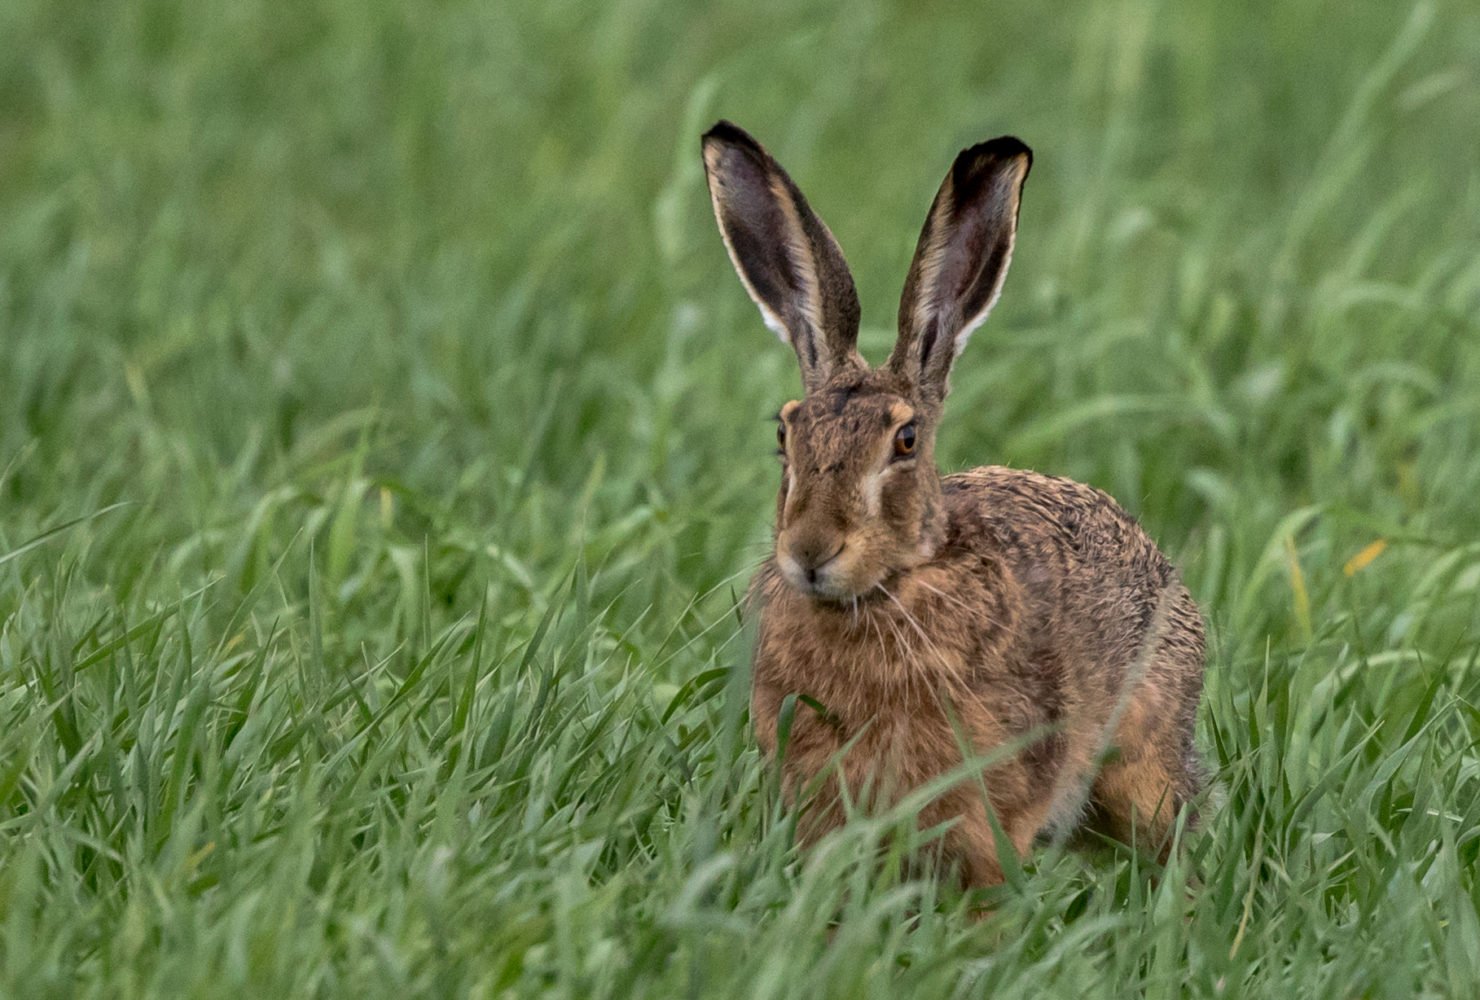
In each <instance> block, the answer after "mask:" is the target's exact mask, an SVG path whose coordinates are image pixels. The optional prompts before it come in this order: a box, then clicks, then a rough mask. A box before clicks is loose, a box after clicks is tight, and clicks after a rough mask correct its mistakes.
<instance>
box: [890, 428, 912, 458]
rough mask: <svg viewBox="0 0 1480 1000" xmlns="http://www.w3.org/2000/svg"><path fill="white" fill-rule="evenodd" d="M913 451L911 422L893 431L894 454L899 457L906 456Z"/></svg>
mask: <svg viewBox="0 0 1480 1000" xmlns="http://www.w3.org/2000/svg"><path fill="white" fill-rule="evenodd" d="M914 453H915V425H914V423H913V422H911V423H908V424H905V425H904V426H903V427H901V428H900V429H899V430H897V431H895V432H894V454H895V455H896V456H898V457H899V458H908V457H909V456H911V455H913V454H914Z"/></svg>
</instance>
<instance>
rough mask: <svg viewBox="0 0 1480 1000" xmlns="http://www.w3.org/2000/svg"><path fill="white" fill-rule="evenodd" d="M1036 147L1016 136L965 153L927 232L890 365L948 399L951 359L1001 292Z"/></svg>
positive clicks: (930, 392) (912, 271)
mask: <svg viewBox="0 0 1480 1000" xmlns="http://www.w3.org/2000/svg"><path fill="white" fill-rule="evenodd" d="M1032 163H1033V152H1032V150H1030V149H1029V148H1028V147H1027V146H1025V145H1024V144H1023V143H1022V142H1020V141H1019V140H1017V139H1015V138H1013V137H1012V136H1003V137H1001V138H999V139H991V140H989V141H987V142H984V143H981V144H980V145H976V146H972V147H971V148H970V149H966V150H962V152H961V155H959V156H957V157H956V162H955V163H954V164H953V165H952V166H951V172H950V173H948V174H947V175H946V179H945V181H944V182H943V183H942V184H941V186H940V192H939V193H938V194H936V196H935V201H934V203H933V204H931V206H930V214H929V215H928V216H927V217H926V219H925V228H924V229H923V230H921V232H920V243H919V246H917V247H916V249H915V259H914V261H913V263H911V264H910V273H909V276H908V277H907V278H906V279H905V283H904V296H903V298H902V299H901V300H900V303H899V340H898V341H897V342H896V343H895V345H894V353H892V354H891V355H890V356H889V368H890V369H892V370H893V371H896V372H898V373H899V374H901V375H904V376H906V377H907V378H909V379H911V380H912V381H914V382H915V383H916V385H918V386H919V387H920V389H921V390H922V391H923V392H925V393H926V394H927V395H930V396H933V397H934V398H936V399H944V398H945V394H946V389H947V384H946V377H947V375H948V374H949V373H950V369H951V362H952V361H954V360H955V359H956V355H957V354H959V353H961V349H962V348H963V347H965V346H966V340H967V338H968V337H970V336H971V333H972V331H973V330H975V329H976V328H977V327H978V326H980V325H981V324H982V321H983V320H985V319H986V318H987V313H989V312H991V310H992V306H993V305H994V304H996V302H997V296H998V294H999V293H1000V292H1001V291H1002V279H1003V278H1005V277H1006V276H1007V265H1008V262H1009V261H1010V260H1011V259H1012V245H1013V241H1014V239H1015V238H1016V236H1017V217H1018V203H1019V201H1020V199H1021V196H1022V191H1023V180H1024V179H1025V178H1026V177H1027V176H1028V168H1029V167H1030V166H1032Z"/></svg>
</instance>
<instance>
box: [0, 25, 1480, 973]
mask: <svg viewBox="0 0 1480 1000" xmlns="http://www.w3.org/2000/svg"><path fill="white" fill-rule="evenodd" d="M965 6H966V5H963V8H964V7H965ZM970 7H971V9H970V10H966V9H961V10H957V9H955V8H954V7H952V6H947V5H940V4H903V3H902V4H899V5H898V6H888V5H884V4H879V3H873V2H867V0H863V2H857V3H849V4H847V5H844V6H840V7H839V8H837V9H833V8H831V7H829V6H828V5H825V4H820V3H812V2H807V0H803V2H781V0H758V2H755V3H748V4H733V5H728V6H726V7H724V8H722V9H710V5H700V4H697V3H694V4H677V3H669V4H662V5H659V4H656V3H652V2H646V0H613V2H610V3H604V4H591V3H576V2H570V0H548V2H541V3H535V2H528V3H518V2H515V3H508V2H502V3H501V2H494V3H482V4H463V3H443V4H437V5H411V4H392V3H351V2H348V0H337V2H336V0H303V2H299V3H295V4H291V5H288V4H270V3H266V2H262V0H232V2H224V0H198V2H192V3H185V2H176V3H171V2H164V0H140V2H137V3H100V4H90V5H74V4H56V3H48V2H46V0H7V2H5V3H4V4H0V39H3V43H0V347H3V352H0V995H3V996H4V997H33V996H34V997H108V998H130V997H194V996H200V997H206V996H213V997H214V996H223V995H236V996H253V997H299V996H305V997H336V996H346V997H381V996H385V997H396V998H402V1000H403V998H406V997H412V996H428V997H453V996H477V997H505V996H510V997H512V996H521V997H522V996H535V995H549V996H566V997H573V998H575V997H579V998H586V997H600V996H611V997H627V996H652V997H667V996H695V997H706V998H708V997H725V996H733V997H745V998H751V997H763V998H783V997H796V998H803V997H805V998H813V997H840V998H842V997H847V998H855V997H902V996H922V997H926V996H928V997H991V998H1001V997H1012V996H1058V997H1070V996H1129V995H1145V996H1152V997H1172V996H1179V995H1197V996H1217V995H1223V996H1251V997H1252V996H1259V997H1264V996H1268V997H1286V998H1287V997H1342V998H1346V997H1388V996H1391V997H1405V998H1406V997H1414V996H1452V997H1470V996H1476V995H1480V992H1477V991H1480V917H1477V906H1480V879H1477V874H1476V862H1477V856H1480V747H1477V737H1480V707H1477V706H1480V662H1477V661H1480V125H1477V122H1480V8H1477V7H1476V5H1475V4H1473V3H1470V2H1465V0H1441V2H1436V3H1421V4H1418V5H1416V6H1412V5H1410V4H1408V3H1407V2H1406V0H1398V2H1393V3H1371V4H1339V3H1335V2H1322V3H1317V2H1302V3H1295V2H1274V0H1255V2H1252V3H1246V4H1226V3H1213V2H1198V3H1172V2H1170V0H1112V2H1109V3H1093V2H1089V0H1085V2H1080V3H1074V4H1068V5H1063V6H1061V7H1057V8H1055V9H1054V10H1053V11H1052V12H1050V11H1048V10H1047V9H1046V8H1044V7H1043V6H1042V5H1039V4H1030V3H1016V4H1008V3H993V4H990V5H970ZM721 116H724V117H729V118H733V119H734V120H736V121H738V122H740V123H742V124H743V125H745V126H746V127H748V128H750V129H751V130H753V131H754V132H756V133H757V135H758V136H760V137H761V138H762V140H763V141H765V142H767V144H768V145H770V147H771V148H772V149H773V150H774V151H775V152H776V153H777V155H778V156H779V157H780V158H781V160H782V161H783V162H784V163H785V164H786V165H787V167H788V168H789V169H790V170H791V172H792V174H793V175H794V176H795V177H796V178H797V180H798V182H799V183H800V184H801V185H802V187H803V188H804V190H806V191H807V193H808V195H809V196H810V198H811V200H812V202H813V205H814V206H815V207H816V208H817V209H818V211H819V212H820V213H821V214H822V216H823V217H824V218H826V219H827V220H828V222H829V223H830V224H831V225H832V228H833V230H834V231H835V232H836V233H837V235H838V238H839V240H840V242H841V243H842V245H843V247H844V249H845V250H846V252H847V253H848V255H849V257H850V259H851V262H852V265H853V268H854V271H855V273H856V275H857V277H858V280H859V286H860V292H861V296H862V299H863V309H864V330H863V338H862V339H863V346H864V349H865V352H866V353H868V354H869V355H870V356H871V357H873V358H874V359H878V358H880V357H882V355H883V353H884V352H885V351H886V350H887V348H888V345H889V344H890V342H891V339H892V337H893V328H892V321H893V316H894V310H895V306H896V302H897V296H898V294H899V284H900V281H901V280H902V278H903V275H904V271H905V267H906V264H907V263H908V260H909V256H910V253H911V251H912V249H913V244H914V239H915V236H916V235H917V233H918V229H919V224H920V222H921V220H922V218H923V216H924V212H925V209H926V207H927V205H928V202H929V199H930V197H931V195H932V193H933V192H934V190H935V187H936V185H937V184H938V183H939V180H940V177H941V175H942V174H943V173H944V171H945V169H946V167H947V165H948V164H949V162H950V158H951V156H953V155H954V153H955V151H956V150H957V149H959V148H960V147H961V146H963V145H965V144H967V143H969V142H972V141H975V140H977V139H980V138H983V137H986V136H989V135H995V134H998V133H1001V132H1008V131H1011V132H1015V133H1017V134H1019V135H1021V136H1022V137H1023V138H1024V139H1026V140H1027V141H1028V142H1029V143H1030V144H1031V145H1032V146H1033V147H1034V149H1035V152H1036V161H1035V166H1034V171H1033V176H1032V177H1031V179H1030V180H1029V182H1028V185H1027V192H1026V196H1025V202H1024V209H1023V216H1022V229H1021V238H1020V240H1019V245H1018V252H1017V255H1016V258H1015V263H1014V266H1013V272H1012V274H1011V276H1010V277H1009V279H1008V282H1007V289H1006V294H1005V295H1004V297H1003V300H1002V303H1001V305H1000V306H999V308H998V309H997V311H996V313H995V315H994V317H993V319H992V321H991V322H990V323H989V324H988V325H987V326H986V327H985V328H984V329H983V330H982V331H981V332H980V333H978V334H977V336H976V337H975V338H974V340H973V342H972V344H971V345H970V348H969V351H968V353H967V354H966V356H965V357H963V359H962V361H961V363H960V365H958V367H957V374H956V377H955V379H954V384H955V392H954V394H953V396H952V398H951V401H950V405H949V407H948V413H947V422H946V425H945V427H944V428H943V431H942V441H941V445H942V448H943V451H944V464H945V466H946V467H947V468H949V469H956V468H963V467H966V466H968V465H972V464H981V463H984V462H989V461H990V462H1001V463H1005V464H1011V465H1018V466H1024V467H1032V468H1037V469H1040V470H1043V471H1048V472H1054V473H1059V474H1064V475H1070V476H1073V477H1075V478H1078V479H1082V480H1085V481H1087V482H1090V483H1093V484H1095V485H1097V486H1100V487H1102V488H1104V489H1106V490H1108V491H1110V492H1111V493H1113V494H1114V495H1116V496H1117V497H1118V498H1119V499H1120V500H1121V501H1122V502H1123V503H1124V504H1125V505H1126V506H1127V507H1128V508H1129V509H1130V510H1132V511H1133V512H1134V513H1135V514H1137V515H1138V516H1139V517H1140V518H1141V520H1142V522H1143V523H1144V524H1145V525H1146V526H1147V528H1148V530H1149V531H1150V532H1151V534H1152V535H1153V536H1154V537H1156V538H1157V539H1159V540H1160V541H1161V543H1162V544H1163V547H1164V548H1165V549H1166V550H1167V551H1168V553H1170V554H1171V555H1172V556H1173V557H1174V558H1175V559H1176V560H1177V562H1178V563H1179V564H1180V565H1181V566H1182V568H1183V570H1184V574H1185V577H1186V579H1187V581H1188V583H1189V585H1190V586H1191V588H1192V589H1193V591H1194V593H1195V594H1196V595H1197V597H1198V598H1199V600H1200V601H1201V602H1202V603H1203V605H1204V607H1205V608H1206V610H1207V613H1208V617H1209V625H1210V632H1211V637H1212V653H1211V660H1210V672H1209V683H1208V692H1207V698H1206V701H1205V704H1204V710H1203V714H1202V718H1201V724H1200V735H1201V738H1202V740H1203V742H1204V745H1205V746H1206V748H1207V753H1208V756H1209V759H1210V761H1211V762H1212V764H1213V766H1214V767H1215V769H1216V771H1217V772H1218V774H1219V780H1220V782H1221V785H1222V788H1223V793H1224V795H1225V797H1226V804H1225V805H1224V806H1223V808H1222V809H1221V810H1220V811H1218V812H1216V813H1215V814H1213V815H1212V816H1211V817H1210V818H1209V821H1208V823H1207V825H1206V829H1205V830H1204V831H1202V832H1200V833H1197V834H1194V835H1191V836H1189V837H1188V838H1187V839H1186V842H1185V844H1184V850H1183V852H1182V854H1181V856H1180V858H1179V859H1178V860H1176V861H1175V862H1174V863H1173V864H1172V865H1171V866H1170V868H1169V869H1168V870H1167V871H1165V872H1164V873H1162V874H1160V875H1157V873H1155V872H1152V871H1150V870H1149V869H1148V866H1147V864H1146V863H1145V862H1142V861H1139V860H1137V858H1136V857H1135V856H1134V855H1133V854H1131V853H1130V852H1127V851H1124V850H1120V851H1116V850H1105V851H1103V852H1100V853H1099V854H1097V855H1093V856H1086V855H1083V854H1077V853H1069V852H1063V851H1059V850H1055V849H1053V848H1046V849H1044V850H1042V851H1039V852H1037V853H1035V854H1034V855H1033V856H1032V857H1031V858H1029V859H1028V860H1027V863H1026V865H1025V867H1024V870H1023V871H1022V872H1021V876H1020V877H1017V878H1015V879H1014V880H1013V883H1012V885H1011V886H1010V887H1009V888H1008V890H1006V891H1005V893H1004V895H1003V898H1002V900H1001V902H1000V905H999V907H998V909H997V911H996V914H995V916H994V917H993V918H992V919H991V920H989V921H987V922H986V923H975V922H973V921H971V920H969V919H967V918H966V916H965V910H966V908H967V905H968V902H969V901H968V900H964V899H963V898H962V897H961V896H960V895H959V894H957V893H955V892H954V891H950V890H947V889H945V888H942V887H939V886H936V885H934V884H931V883H928V882H927V883H919V882H910V881H907V880H905V879H904V878H903V877H902V876H901V875H900V866H899V864H898V860H899V859H898V857H897V856H896V855H894V854H888V855H885V856H883V857H882V858H881V857H880V856H878V855H877V854H876V853H875V852H873V851H871V850H870V848H869V845H870V844H872V843H874V842H875V840H876V838H877V837H878V835H879V833H880V831H881V829H882V828H883V827H885V826H887V824H888V819H887V818H885V819H881V820H869V821H862V820H861V821H859V822H858V823H856V824H855V825H852V826H850V827H848V828H847V829H845V830H844V831H842V832H841V833H840V834H839V835H838V836H837V837H836V838H835V839H834V840H832V841H830V842H829V843H828V844H827V845H826V846H825V848H824V849H822V850H820V851H819V852H817V853H816V854H815V855H811V856H809V857H808V858H807V859H806V860H805V861H803V860H802V859H800V858H799V857H798V856H797V854H796V852H795V850H794V848H793V847H792V846H791V843H790V830H789V827H788V823H787V820H786V817H785V816H784V815H783V814H782V813H781V812H780V810H779V809H778V805H777V802H778V800H777V792H776V788H775V783H774V780H773V776H772V774H771V773H770V772H769V771H768V769H767V767H766V766H765V764H764V763H763V762H762V761H761V760H760V758H759V756H758V754H757V751H756V750H755V747H754V744H753V741H752V740H751V738H750V736H749V734H748V729H747V725H746V719H745V704H744V703H745V688H746V684H747V678H746V661H747V645H746V644H747V641H748V640H747V636H746V634H745V632H744V630H743V628H742V627H741V625H740V623H739V620H738V618H737V615H736V599H737V598H736V595H737V594H739V593H740V592H741V591H742V590H743V587H744V584H745V580H746V577H747V575H748V573H749V570H750V567H752V566H753V565H754V563H755V562H756V560H757V559H759V558H760V557H761V556H762V555H763V554H764V552H765V549H766V545H767V541H768V520H769V515H770V511H771V508H772V503H773V490H774V486H775V483H774V480H775V476H776V471H775V465H774V460H773V458H772V457H771V454H770V453H771V449H772V436H773V429H772V427H771V425H770V424H769V423H767V422H766V419H765V418H767V417H768V416H769V415H770V414H771V413H773V412H774V411H775V409H776V407H777V406H778V405H779V404H780V403H781V402H783V401H784V400H785V399H787V398H789V397H790V396H792V395H794V394H795V393H796V392H797V379H796V375H795V371H794V361H793V359H792V358H791V357H790V356H789V354H788V352H787V351H786V350H784V349H783V348H782V347H780V346H779V345H778V344H776V342H775V340H774V338H772V337H771V335H770V334H769V332H767V331H766V330H765V329H764V327H762V325H761V324H760V322H759V317H758V316H757V314H756V312H755V310H754V308H753V307H752V305H751V304H750V302H749V301H747V300H746V298H745V296H744V294H743V292H742V290H741V288H740V286H739V283H738V282H737V281H736V280H735V278H734V276H733V274H732V273H731V271H730V266H729V263H728V261H727V260H726V258H725V255H724V252H723V249H722V247H721V245H720V241H719V239H718V237H717V235H716V233H715V231H714V226H713V220H712V218H711V216H710V208H709V204H708V201H707V198H706V195H705V193H704V188H703V179H702V173H701V169H700V164H699V158H698V135H699V133H700V132H701V131H702V130H703V128H705V127H706V126H707V125H708V124H709V123H710V122H712V121H713V120H714V119H715V118H718V117H721ZM830 925H834V927H833V930H832V931H831V933H829V930H828V928H829V926H830Z"/></svg>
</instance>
